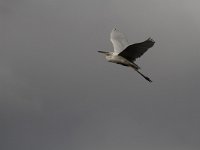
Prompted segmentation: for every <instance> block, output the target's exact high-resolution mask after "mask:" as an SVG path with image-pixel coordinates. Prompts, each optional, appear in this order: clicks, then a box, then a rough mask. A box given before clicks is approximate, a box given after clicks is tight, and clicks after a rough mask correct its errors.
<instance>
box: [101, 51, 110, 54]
mask: <svg viewBox="0 0 200 150" xmlns="http://www.w3.org/2000/svg"><path fill="white" fill-rule="evenodd" d="M98 52H99V53H103V54H108V53H109V52H104V51H98Z"/></svg>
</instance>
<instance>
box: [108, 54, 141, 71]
mask: <svg viewBox="0 0 200 150" xmlns="http://www.w3.org/2000/svg"><path fill="white" fill-rule="evenodd" d="M106 60H107V61H108V62H112V63H116V64H120V65H123V66H130V67H133V68H135V69H140V67H139V66H138V65H136V64H135V63H134V62H130V61H128V60H127V59H126V58H124V57H122V56H119V55H118V54H116V53H111V54H110V55H108V56H106Z"/></svg>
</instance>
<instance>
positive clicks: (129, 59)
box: [98, 28, 155, 82]
mask: <svg viewBox="0 0 200 150" xmlns="http://www.w3.org/2000/svg"><path fill="white" fill-rule="evenodd" d="M110 41H111V42H112V44H113V48H114V51H113V52H107V51H98V52H99V53H103V54H105V55H106V56H105V57H106V60H107V61H108V62H111V63H116V64H120V65H123V66H126V67H131V68H133V69H134V70H135V71H136V72H137V73H139V74H140V75H141V76H142V77H143V78H144V79H146V80H147V81H149V82H152V80H151V79H150V78H149V77H147V76H145V75H144V74H143V73H141V72H140V71H139V69H141V68H140V67H139V66H138V65H137V64H136V63H135V61H136V59H138V58H139V57H141V56H142V55H143V54H144V53H145V52H146V51H147V50H148V49H150V48H151V47H153V45H154V44H155V41H154V40H153V39H152V38H150V37H149V38H148V39H147V40H145V41H143V42H141V43H135V44H129V43H128V40H127V39H126V37H125V35H124V34H123V33H122V32H120V31H119V30H118V29H117V28H113V29H112V31H111V33H110Z"/></svg>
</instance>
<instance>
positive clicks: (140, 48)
mask: <svg viewBox="0 0 200 150" xmlns="http://www.w3.org/2000/svg"><path fill="white" fill-rule="evenodd" d="M154 43H155V41H154V40H153V39H151V38H148V39H147V40H146V41H144V42H141V43H135V44H132V45H129V46H128V47H127V48H126V49H124V50H123V51H122V52H121V53H119V54H118V55H119V56H122V57H124V58H126V59H127V60H129V61H135V59H136V58H139V57H140V56H142V55H143V54H144V53H145V52H146V51H147V50H148V49H149V48H151V47H153V45H154Z"/></svg>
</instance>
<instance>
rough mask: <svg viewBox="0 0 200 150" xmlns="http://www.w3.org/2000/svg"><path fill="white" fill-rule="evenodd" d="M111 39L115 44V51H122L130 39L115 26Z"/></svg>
mask: <svg viewBox="0 0 200 150" xmlns="http://www.w3.org/2000/svg"><path fill="white" fill-rule="evenodd" d="M110 40H111V42H112V44H113V47H114V52H115V53H120V52H121V51H123V50H124V49H125V48H126V47H127V46H128V41H127V39H126V38H125V35H124V34H123V33H121V32H120V31H119V30H117V29H116V28H113V30H112V32H111V33H110Z"/></svg>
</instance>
